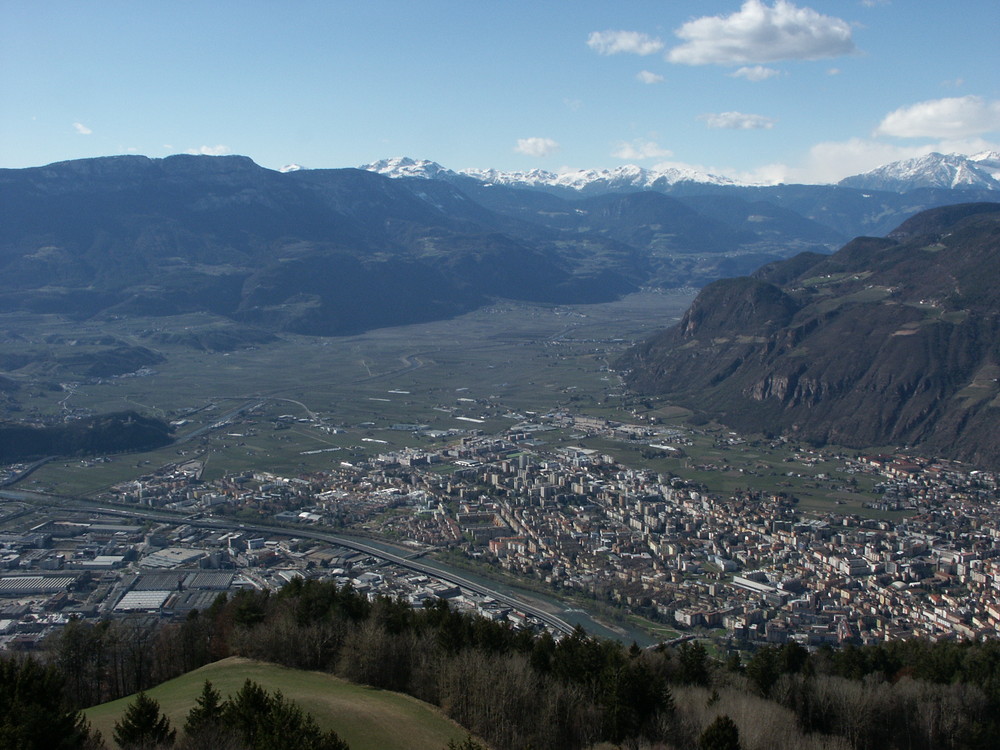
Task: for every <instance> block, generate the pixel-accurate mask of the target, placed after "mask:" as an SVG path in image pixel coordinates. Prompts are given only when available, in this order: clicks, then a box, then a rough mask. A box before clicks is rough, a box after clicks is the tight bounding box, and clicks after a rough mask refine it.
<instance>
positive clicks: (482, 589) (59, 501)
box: [0, 491, 573, 635]
mask: <svg viewBox="0 0 1000 750" xmlns="http://www.w3.org/2000/svg"><path fill="white" fill-rule="evenodd" d="M4 496H6V497H9V498H11V499H17V500H21V501H22V502H23V501H29V502H30V501H32V500H34V501H37V502H39V503H44V504H46V505H49V506H52V505H59V506H63V507H67V506H68V507H71V508H75V509H78V510H87V511H91V512H99V513H103V514H107V515H115V516H123V517H125V518H129V519H133V520H135V519H145V520H149V521H159V522H161V523H171V524H176V525H181V524H187V525H188V526H193V527H195V528H202V529H215V530H223V531H243V532H247V531H249V532H251V533H254V534H262V535H266V534H281V535H283V536H294V537H298V538H300V539H313V540H316V541H321V542H326V543H328V544H335V545H337V546H340V547H345V548H347V549H352V550H355V551H357V552H363V553H364V554H366V555H371V556H372V557H375V558H378V559H380V560H385V561H387V562H391V563H393V564H395V565H399V566H400V567H404V568H407V569H409V570H414V571H417V572H419V573H423V574H424V575H428V576H432V577H434V578H438V579H440V580H442V581H446V582H448V583H451V584H453V585H455V586H460V587H461V588H463V589H467V590H469V591H473V592H475V593H477V594H481V595H483V596H489V597H491V598H493V599H495V600H496V601H498V602H500V603H502V604H504V605H506V606H508V607H511V608H512V609H515V610H517V611H518V612H523V613H524V614H526V615H530V616H531V617H535V618H537V619H538V620H540V621H541V622H543V623H545V624H546V625H548V626H549V627H551V628H554V629H556V630H558V631H560V632H562V633H566V634H567V635H568V634H570V633H572V632H573V626H572V625H570V624H569V623H568V622H566V621H565V620H563V619H561V618H559V617H556V616H555V615H553V614H551V613H549V612H546V611H545V610H543V609H540V608H538V607H536V606H534V605H532V604H529V603H528V602H525V601H522V600H520V599H516V598H514V597H512V596H508V595H507V594H503V593H501V592H499V591H496V590H495V589H491V588H489V587H488V586H484V585H483V584H480V583H477V582H476V581H470V580H469V579H468V578H465V577H464V576H461V575H458V574H457V573H453V572H451V571H448V570H442V569H441V568H439V567H435V566H431V565H428V564H426V563H424V562H421V561H420V560H413V559H409V558H407V557H405V556H403V555H397V554H394V553H392V552H389V551H387V550H384V549H379V548H378V547H374V546H372V545H370V544H366V543H364V542H361V541H358V540H356V539H348V538H345V537H341V536H337V535H335V534H326V533H322V532H318V531H314V530H312V529H309V528H294V529H290V528H286V527H283V526H272V525H270V524H261V523H256V524H251V523H236V522H233V521H229V520H227V519H223V518H217V517H210V518H197V519H195V518H189V517H183V516H180V515H176V514H173V513H165V512H163V511H157V510H149V509H145V508H138V507H136V508H133V507H128V508H115V507H108V506H107V505H101V506H98V505H97V504H96V503H93V502H90V501H87V500H81V499H77V498H69V497H60V496H54V495H41V494H39V493H34V492H24V491H21V492H16V493H15V492H9V491H8V492H0V497H4Z"/></svg>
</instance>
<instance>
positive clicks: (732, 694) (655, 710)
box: [48, 579, 1000, 750]
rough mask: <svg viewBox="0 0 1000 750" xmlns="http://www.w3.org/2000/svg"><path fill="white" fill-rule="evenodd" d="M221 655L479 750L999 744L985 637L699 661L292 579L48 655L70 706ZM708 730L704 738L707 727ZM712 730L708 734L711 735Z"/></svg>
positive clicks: (69, 634) (763, 651)
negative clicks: (393, 707) (343, 688)
mask: <svg viewBox="0 0 1000 750" xmlns="http://www.w3.org/2000/svg"><path fill="white" fill-rule="evenodd" d="M230 655H240V656H245V657H248V658H253V659H260V660H264V661H270V662H275V663H278V664H282V665H285V666H288V667H293V668H300V669H312V670H322V671H327V672H331V673H334V674H337V675H339V676H341V677H344V678H346V679H349V680H351V681H353V682H357V683H363V684H367V685H372V686H374V687H378V688H384V689H388V690H396V691H401V692H405V693H408V694H410V695H412V696H414V697H416V698H419V699H421V700H424V701H427V702H429V703H432V704H434V705H437V706H440V707H441V708H442V710H443V711H444V712H445V713H446V714H447V715H448V716H450V717H451V718H453V719H454V720H455V721H457V722H458V723H459V724H461V725H462V726H463V727H465V728H467V729H468V730H469V731H470V732H472V733H474V734H476V735H478V736H479V737H482V738H483V739H484V740H485V741H486V742H487V743H488V744H489V745H490V746H491V747H493V748H495V749H496V750H508V749H510V750H520V749H522V748H552V749H553V750H575V749H577V748H586V747H589V746H592V745H594V744H596V743H599V742H609V743H612V744H614V745H617V746H620V747H628V748H639V747H663V748H670V747H673V748H690V747H698V746H699V743H701V742H702V740H703V739H705V735H706V733H707V732H709V729H711V728H713V727H714V729H713V732H714V735H712V734H710V736H709V737H708V739H707V740H705V741H706V742H707V741H709V740H712V737H713V736H717V737H723V738H726V737H728V738H729V739H728V740H726V741H727V742H730V744H731V740H732V739H733V738H732V735H731V733H730V732H729V729H730V727H729V724H730V723H732V727H733V728H735V729H736V730H737V737H736V740H735V742H736V743H737V744H738V745H739V746H740V747H742V748H744V750H753V749H754V748H767V747H775V746H781V747H784V748H790V749H791V750H794V749H795V748H810V749H811V748H817V749H819V748H830V749H833V748H837V749H838V750H839V749H841V748H843V749H844V750H846V749H847V748H852V749H854V750H875V749H876V748H880V749H881V748H886V749H887V750H895V749H896V748H898V749H899V750H925V749H926V750H931V748H944V749H945V750H949V749H952V748H954V749H955V750H958V749H959V748H969V749H970V750H978V748H991V747H997V746H1000V722H998V719H997V718H996V717H1000V712H998V709H1000V643H998V642H996V641H988V642H983V643H975V642H962V643H960V642H940V643H930V642H926V641H902V642H888V643H884V644H879V645H877V646H860V647H855V646H848V647H845V648H839V649H834V648H823V649H820V650H818V651H815V652H809V651H807V650H806V649H804V648H803V647H801V646H799V645H798V644H795V643H789V644H786V645H782V646H768V647H764V648H760V649H758V650H757V651H756V652H755V653H753V654H752V655H751V656H750V657H749V658H745V657H744V658H741V657H740V656H739V655H738V654H733V655H730V656H728V657H726V656H724V655H721V656H718V657H717V658H713V657H710V655H709V653H708V652H707V651H706V649H705V647H704V646H702V645H701V644H700V643H698V642H690V643H684V644H681V645H680V646H678V647H676V648H672V647H671V648H668V647H662V646H661V647H657V648H653V649H640V648H638V647H637V646H635V645H634V644H633V646H632V647H631V648H628V647H625V646H623V645H621V644H618V643H616V642H612V641H607V640H601V639H596V638H591V637H589V636H587V635H586V634H585V633H584V632H583V631H582V630H580V629H577V630H576V631H575V632H574V633H572V634H571V635H568V636H565V637H563V638H561V639H559V640H558V641H557V640H555V639H554V638H553V637H552V636H551V635H549V634H548V633H546V632H542V633H535V632H532V631H531V630H527V629H514V628H512V627H511V626H510V625H509V624H506V623H499V622H494V621H492V620H490V619H488V618H485V617H481V616H478V615H472V614H467V613H460V612H457V611H455V610H453V609H451V608H450V607H449V606H448V604H447V602H445V601H443V600H430V601H428V602H426V603H425V606H423V607H420V608H414V607H411V606H410V605H409V603H407V602H406V601H404V600H400V599H393V598H388V597H377V598H375V599H374V600H369V599H368V598H367V597H366V596H364V595H363V594H361V593H359V592H357V591H355V590H353V589H352V588H351V587H350V586H344V587H341V586H337V585H336V584H334V583H331V582H319V581H303V580H301V579H296V580H293V581H292V583H290V584H288V585H287V586H285V587H284V588H283V589H282V590H281V591H279V592H276V593H269V592H262V591H240V592H237V593H236V594H235V595H233V596H226V595H220V597H219V598H218V599H217V600H216V601H215V603H214V604H213V605H212V606H211V607H210V608H209V609H207V610H205V611H204V612H192V613H191V615H189V616H188V617H187V618H186V619H185V620H184V621H182V622H178V623H171V624H167V625H163V626H160V627H155V628H154V627H147V626H146V625H145V624H144V623H143V622H142V621H141V620H116V621H109V622H102V623H97V624H90V623H84V622H72V623H70V624H69V625H67V626H66V627H65V628H64V629H63V631H62V632H61V633H60V634H59V635H58V636H56V637H55V638H53V639H52V642H51V644H50V646H49V650H48V658H49V661H50V663H51V664H52V665H53V667H54V668H56V669H58V671H59V673H60V675H61V677H62V679H63V680H64V682H65V692H66V696H67V701H68V703H69V705H70V706H73V707H77V708H79V707H83V706H89V705H93V704H96V703H100V702H103V701H106V700H110V699H112V698H116V697H120V696H122V695H129V694H132V693H135V692H137V691H139V690H142V689H145V688H147V687H149V686H151V685H154V684H157V683H159V682H161V681H163V680H166V679H169V678H171V677H174V676H176V675H179V674H181V673H184V672H187V671H190V670H192V669H195V668H197V667H198V666H201V665H203V664H206V663H208V662H211V661H215V660H217V659H220V658H224V657H226V656H230ZM713 741H714V740H713ZM720 741H721V740H720Z"/></svg>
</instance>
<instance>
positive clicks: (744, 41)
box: [667, 0, 855, 65]
mask: <svg viewBox="0 0 1000 750" xmlns="http://www.w3.org/2000/svg"><path fill="white" fill-rule="evenodd" d="M674 33H675V34H676V35H677V36H678V37H679V38H681V39H683V40H685V42H684V44H681V45H680V46H678V47H674V48H673V49H672V50H670V51H669V52H668V53H667V60H669V61H670V62H674V63H682V64H685V65H710V64H722V65H740V64H743V63H767V62H776V61H778V60H817V59H820V58H824V57H835V56H837V55H845V54H848V53H851V52H854V50H855V47H854V41H853V40H852V39H851V27H850V25H849V24H848V23H847V22H846V21H843V20H841V19H839V18H833V17H831V16H824V15H822V14H820V13H817V12H816V11H814V10H812V9H811V8H799V7H796V6H795V5H793V4H792V3H790V2H787V0H775V3H774V5H773V6H768V5H765V4H764V3H763V2H761V0H746V2H744V3H743V6H742V7H741V8H740V10H739V11H738V12H736V13H733V14H732V15H729V16H703V17H701V18H696V19H694V20H693V21H688V22H687V23H685V24H684V25H683V26H681V27H680V28H679V29H677V31H675V32H674Z"/></svg>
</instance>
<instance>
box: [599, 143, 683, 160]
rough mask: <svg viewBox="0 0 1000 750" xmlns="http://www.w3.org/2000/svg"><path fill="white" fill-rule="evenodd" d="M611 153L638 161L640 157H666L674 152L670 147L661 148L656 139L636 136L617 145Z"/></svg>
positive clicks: (616, 156)
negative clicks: (648, 139) (632, 139)
mask: <svg viewBox="0 0 1000 750" xmlns="http://www.w3.org/2000/svg"><path fill="white" fill-rule="evenodd" d="M611 155H612V156H613V157H615V158H616V159H626V160H628V161H636V160H639V159H665V158H667V157H669V156H673V155H674V154H673V152H672V151H670V150H669V149H665V148H661V147H660V144H658V143H656V142H655V141H647V140H645V139H643V138H636V139H635V140H634V141H631V142H622V143H619V144H618V145H616V146H615V150H614V151H612V152H611Z"/></svg>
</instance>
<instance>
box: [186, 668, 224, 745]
mask: <svg viewBox="0 0 1000 750" xmlns="http://www.w3.org/2000/svg"><path fill="white" fill-rule="evenodd" d="M224 710H225V705H224V704H223V701H222V694H221V693H219V691H218V690H216V689H215V688H213V687H212V683H211V682H209V681H208V680H205V684H204V685H202V688H201V695H199V696H198V697H197V698H196V699H195V704H194V706H193V707H192V708H191V710H190V711H188V715H187V721H185V722H184V734H192V733H194V732H198V731H201V730H202V729H205V728H206V727H211V726H215V725H217V724H219V723H220V722H221V720H222V712H223V711H224Z"/></svg>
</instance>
